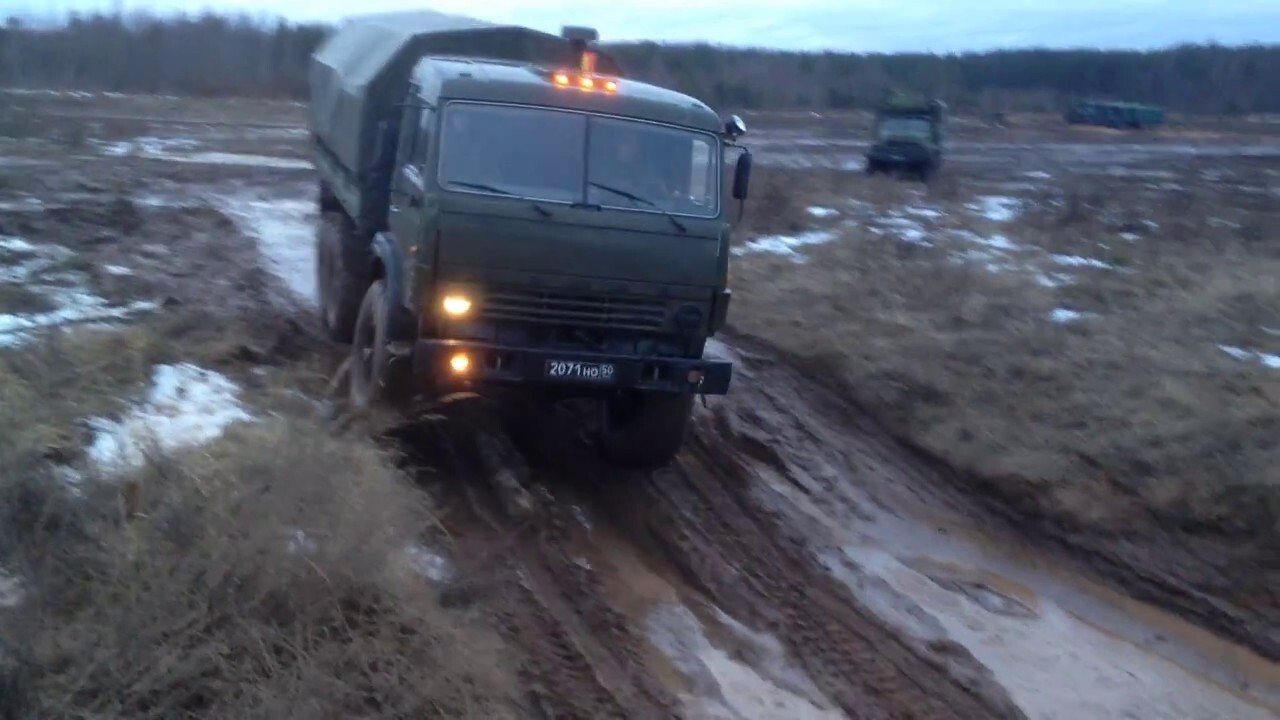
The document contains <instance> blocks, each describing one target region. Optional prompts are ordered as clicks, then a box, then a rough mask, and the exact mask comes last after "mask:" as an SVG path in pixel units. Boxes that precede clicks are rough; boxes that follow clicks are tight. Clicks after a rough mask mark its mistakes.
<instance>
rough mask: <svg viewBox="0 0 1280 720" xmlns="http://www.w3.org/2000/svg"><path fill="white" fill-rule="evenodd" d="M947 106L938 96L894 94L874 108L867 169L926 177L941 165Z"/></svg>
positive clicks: (922, 178)
mask: <svg viewBox="0 0 1280 720" xmlns="http://www.w3.org/2000/svg"><path fill="white" fill-rule="evenodd" d="M946 110H947V106H946V104H944V103H943V102H942V101H941V100H929V101H923V100H916V99H910V98H903V97H893V98H890V99H889V100H888V101H886V102H885V103H884V104H883V105H881V107H880V108H879V109H878V110H877V111H876V117H875V124H874V125H873V126H872V131H871V132H872V139H871V147H870V148H868V149H867V173H868V174H870V175H874V174H876V173H879V172H884V173H894V174H911V175H915V176H916V177H918V178H920V179H921V180H924V181H927V180H928V179H929V178H930V177H932V176H933V174H934V173H935V172H937V171H938V168H939V167H941V165H942V141H943V122H944V120H945V119H946Z"/></svg>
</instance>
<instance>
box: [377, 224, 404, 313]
mask: <svg viewBox="0 0 1280 720" xmlns="http://www.w3.org/2000/svg"><path fill="white" fill-rule="evenodd" d="M372 245H373V255H372V257H370V258H369V278H370V280H376V279H381V280H382V281H383V282H384V283H386V286H387V296H388V297H392V298H395V299H396V301H397V303H398V304H400V305H405V301H406V299H407V294H408V288H407V287H406V286H405V276H404V275H405V273H404V263H403V261H402V260H401V259H400V254H399V252H398V251H397V249H396V240H395V237H394V236H392V235H391V233H389V232H380V233H377V234H375V235H374V236H373V243H372Z"/></svg>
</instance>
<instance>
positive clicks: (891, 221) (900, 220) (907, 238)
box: [880, 215, 932, 247]
mask: <svg viewBox="0 0 1280 720" xmlns="http://www.w3.org/2000/svg"><path fill="white" fill-rule="evenodd" d="M880 223H881V224H882V225H884V226H886V227H887V228H889V229H891V230H893V232H894V234H896V235H897V236H898V238H899V239H900V240H902V241H904V242H908V243H911V244H913V245H925V246H929V247H931V246H932V243H930V242H929V240H928V238H929V234H928V233H927V232H925V229H924V227H923V226H921V225H920V223H918V222H916V221H915V220H912V219H911V218H905V217H902V216H900V215H890V216H889V217H886V218H881V220H880Z"/></svg>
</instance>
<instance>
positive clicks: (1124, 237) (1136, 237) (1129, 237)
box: [1120, 232, 1142, 242]
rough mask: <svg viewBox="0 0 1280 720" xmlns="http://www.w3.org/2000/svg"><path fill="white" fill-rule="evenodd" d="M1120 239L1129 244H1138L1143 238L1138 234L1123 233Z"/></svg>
mask: <svg viewBox="0 0 1280 720" xmlns="http://www.w3.org/2000/svg"><path fill="white" fill-rule="evenodd" d="M1120 239H1121V240H1127V241H1129V242H1137V241H1139V240H1141V239H1142V236H1141V235H1139V234H1138V233H1131V232H1122V233H1120Z"/></svg>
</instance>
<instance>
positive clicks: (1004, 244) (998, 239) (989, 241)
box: [973, 235, 1018, 250]
mask: <svg viewBox="0 0 1280 720" xmlns="http://www.w3.org/2000/svg"><path fill="white" fill-rule="evenodd" d="M973 241H974V242H976V243H981V244H983V245H986V246H987V247H989V248H993V249H995V250H1017V249H1018V246H1017V244H1016V243H1014V242H1013V241H1012V240H1010V239H1009V238H1007V237H1005V236H1004V235H992V236H991V237H986V238H984V237H981V236H974V238H973Z"/></svg>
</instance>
